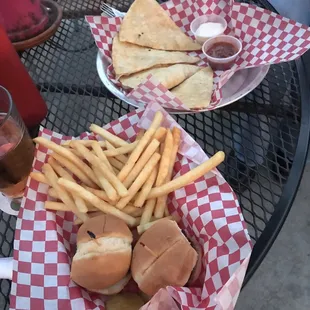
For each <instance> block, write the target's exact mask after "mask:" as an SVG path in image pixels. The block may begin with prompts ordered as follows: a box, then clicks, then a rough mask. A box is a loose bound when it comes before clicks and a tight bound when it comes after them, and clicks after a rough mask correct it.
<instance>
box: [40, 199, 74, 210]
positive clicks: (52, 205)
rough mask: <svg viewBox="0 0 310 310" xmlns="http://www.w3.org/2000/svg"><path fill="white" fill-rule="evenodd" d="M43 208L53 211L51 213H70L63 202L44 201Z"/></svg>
mask: <svg viewBox="0 0 310 310" xmlns="http://www.w3.org/2000/svg"><path fill="white" fill-rule="evenodd" d="M44 208H45V209H46V210H53V211H72V210H71V209H70V208H69V207H68V206H67V205H65V204H64V203H63V202H55V201H46V202H45V204H44Z"/></svg>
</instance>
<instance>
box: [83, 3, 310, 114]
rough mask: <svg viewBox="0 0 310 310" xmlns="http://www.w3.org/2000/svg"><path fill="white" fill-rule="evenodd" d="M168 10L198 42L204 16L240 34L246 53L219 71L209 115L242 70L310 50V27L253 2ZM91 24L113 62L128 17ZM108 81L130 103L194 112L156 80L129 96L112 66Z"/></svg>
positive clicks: (180, 5) (95, 18)
mask: <svg viewBox="0 0 310 310" xmlns="http://www.w3.org/2000/svg"><path fill="white" fill-rule="evenodd" d="M162 7H163V8H164V9H165V10H166V11H167V12H168V14H169V15H170V17H171V19H172V20H173V21H174V22H175V23H176V24H177V25H178V26H179V27H180V28H181V29H182V30H183V31H184V32H185V33H187V35H189V36H191V37H192V38H193V39H194V37H193V34H192V33H191V31H190V23H191V22H192V20H193V19H195V18H196V17H198V16H200V15H203V14H217V15H221V16H223V17H224V18H225V19H226V21H227V22H228V29H227V31H226V34H234V35H235V36H236V37H238V38H239V39H240V40H241V41H242V43H243V50H242V52H241V54H240V57H239V58H238V59H237V62H236V64H235V65H234V66H233V68H232V69H231V70H227V71H224V72H223V71H216V72H215V74H214V92H213V96H212V102H211V104H210V105H209V107H208V108H207V109H204V110H214V109H216V108H219V107H221V98H222V94H221V88H222V87H223V86H224V85H225V83H226V82H227V81H228V80H229V79H230V78H231V77H232V75H233V74H234V73H235V72H236V71H238V70H240V69H244V68H250V67H258V66H261V65H266V64H275V63H280V62H287V61H291V60H294V59H296V58H298V57H300V56H301V55H302V54H303V53H305V52H306V51H307V50H308V49H309V48H310V28H309V27H307V26H304V25H302V24H300V23H297V22H295V21H293V20H290V19H288V18H285V17H283V16H280V15H278V14H275V13H273V12H270V11H268V10H265V9H262V8H259V7H256V6H254V5H250V4H247V3H235V2H234V1H232V0H187V1H180V0H171V1H169V2H166V3H164V4H162ZM86 20H87V22H88V23H89V25H90V28H91V31H92V34H93V37H94V39H95V42H96V44H97V46H98V48H99V50H100V51H101V53H102V54H103V55H104V56H105V57H107V58H108V59H109V60H110V61H111V51H112V39H113V37H114V36H115V34H116V33H117V32H118V31H119V28H120V25H121V22H122V18H120V17H116V18H108V17H104V16H87V17H86ZM190 55H194V56H198V57H200V58H201V59H202V60H204V59H205V57H204V55H203V53H202V52H201V53H198V54H197V53H190ZM199 65H201V66H207V64H206V62H205V61H201V62H200V63H199ZM108 76H109V78H110V79H111V81H112V82H113V83H114V84H115V85H116V86H117V87H118V88H119V89H120V90H122V91H123V93H124V94H126V95H127V96H128V98H132V99H134V100H136V101H139V102H144V103H149V102H152V101H158V102H160V103H161V104H162V106H163V107H165V108H170V109H178V110H188V108H186V106H185V105H184V104H183V103H181V102H180V101H179V100H178V99H177V98H176V97H175V96H174V95H173V94H172V93H171V92H170V91H168V90H167V89H166V88H165V87H164V86H163V85H158V84H159V83H158V81H156V80H155V79H154V80H153V79H148V80H147V81H146V82H145V83H143V84H141V85H139V86H138V87H137V88H135V89H134V90H132V91H131V92H128V90H126V89H124V88H122V87H121V84H120V83H119V82H118V81H116V79H115V73H114V70H113V66H112V65H111V66H109V68H108ZM193 91H195V90H194V89H193Z"/></svg>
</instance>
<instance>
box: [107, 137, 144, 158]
mask: <svg viewBox="0 0 310 310" xmlns="http://www.w3.org/2000/svg"><path fill="white" fill-rule="evenodd" d="M138 142H139V141H135V142H133V143H130V144H127V145H124V146H121V147H118V148H116V149H110V150H106V151H104V154H105V155H106V156H107V157H115V156H118V155H123V154H128V153H130V152H132V151H133V150H134V149H135V148H136V146H137V144H138Z"/></svg>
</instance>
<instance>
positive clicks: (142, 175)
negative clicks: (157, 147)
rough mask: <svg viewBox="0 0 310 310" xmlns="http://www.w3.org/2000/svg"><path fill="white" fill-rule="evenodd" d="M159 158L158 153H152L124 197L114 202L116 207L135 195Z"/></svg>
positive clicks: (127, 201) (126, 202) (120, 206)
mask: <svg viewBox="0 0 310 310" xmlns="http://www.w3.org/2000/svg"><path fill="white" fill-rule="evenodd" d="M142 139H143V138H142ZM159 159H160V155H159V154H158V153H155V154H153V155H152V157H151V158H150V160H149V161H148V162H147V164H146V165H145V166H144V167H143V169H142V171H141V172H140V174H139V175H138V177H137V178H136V180H135V181H134V182H133V184H132V185H131V186H130V188H129V189H128V195H127V196H126V197H123V198H121V199H120V200H119V201H118V203H117V204H116V207H117V208H119V209H123V208H124V207H125V206H126V205H127V204H128V203H129V201H130V200H131V199H132V198H133V197H134V196H135V194H136V193H137V192H138V191H139V189H140V188H141V187H142V185H143V184H144V183H145V181H146V180H147V179H148V178H149V176H150V175H151V174H152V171H153V169H155V166H156V164H157V163H158V161H159Z"/></svg>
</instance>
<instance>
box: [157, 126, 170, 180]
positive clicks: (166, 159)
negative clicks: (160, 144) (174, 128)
mask: <svg viewBox="0 0 310 310" xmlns="http://www.w3.org/2000/svg"><path fill="white" fill-rule="evenodd" d="M172 148H173V138H172V133H171V131H170V130H167V134H166V139H165V144H164V150H163V153H162V156H161V158H160V162H159V168H158V175H157V179H156V182H155V185H156V186H160V185H162V184H163V183H164V182H165V179H166V177H167V175H168V170H169V163H170V160H171V152H172Z"/></svg>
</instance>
